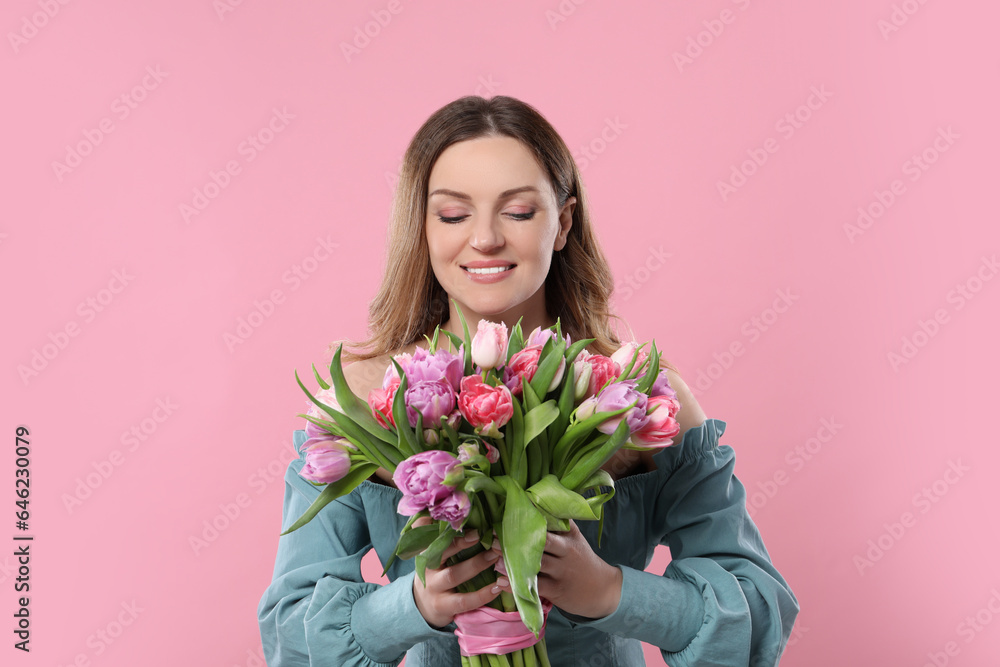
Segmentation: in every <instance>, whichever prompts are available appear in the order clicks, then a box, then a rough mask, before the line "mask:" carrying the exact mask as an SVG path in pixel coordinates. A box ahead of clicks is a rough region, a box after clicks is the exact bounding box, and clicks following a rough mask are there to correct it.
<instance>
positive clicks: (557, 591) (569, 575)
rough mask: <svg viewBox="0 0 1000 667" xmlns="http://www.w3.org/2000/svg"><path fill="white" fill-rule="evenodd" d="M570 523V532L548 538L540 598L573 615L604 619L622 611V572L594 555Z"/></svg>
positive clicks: (549, 535)
mask: <svg viewBox="0 0 1000 667" xmlns="http://www.w3.org/2000/svg"><path fill="white" fill-rule="evenodd" d="M569 523H570V529H569V531H566V532H556V531H549V532H547V533H546V534H545V552H544V553H543V554H542V568H541V571H540V572H539V574H538V594H539V596H541V597H543V598H545V599H547V600H548V601H549V602H551V603H552V604H553V605H555V606H556V607H559V609H561V610H563V611H566V612H569V613H570V614H576V615H577V616H584V617H586V618H603V617H604V616H607V615H608V614H610V613H612V612H613V611H614V610H615V609H617V608H618V601H619V600H620V599H621V592H622V571H621V570H620V569H619V568H617V567H615V566H613V565H609V564H608V563H606V562H605V561H604V560H603V559H602V558H601V557H600V556H598V555H597V554H596V553H594V550H593V549H591V548H590V543H589V542H587V538H585V537H584V536H583V533H581V532H580V529H579V528H578V527H577V525H576V522H574V521H573V520H572V519H570V522H569ZM498 549H499V547H498V545H497V544H496V542H494V543H493V550H494V551H496V552H497V553H499V551H497V550H498Z"/></svg>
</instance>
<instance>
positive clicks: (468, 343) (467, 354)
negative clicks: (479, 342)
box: [451, 299, 472, 375]
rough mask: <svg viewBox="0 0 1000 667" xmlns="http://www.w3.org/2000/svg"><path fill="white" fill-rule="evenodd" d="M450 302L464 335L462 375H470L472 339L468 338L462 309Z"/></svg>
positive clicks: (466, 324)
mask: <svg viewBox="0 0 1000 667" xmlns="http://www.w3.org/2000/svg"><path fill="white" fill-rule="evenodd" d="M451 302H452V303H453V304H455V311H456V312H458V319H459V320H461V321H462V333H463V334H464V338H463V341H464V342H465V359H464V362H465V373H463V375H472V338H470V337H469V324H468V322H466V321H465V315H464V314H463V313H462V309H461V308H460V307H459V306H458V302H456V301H455V300H454V299H451Z"/></svg>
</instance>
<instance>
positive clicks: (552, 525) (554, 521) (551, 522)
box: [538, 507, 570, 532]
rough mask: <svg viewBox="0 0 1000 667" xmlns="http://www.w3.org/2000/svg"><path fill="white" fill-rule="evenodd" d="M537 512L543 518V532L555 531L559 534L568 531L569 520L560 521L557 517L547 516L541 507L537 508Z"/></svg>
mask: <svg viewBox="0 0 1000 667" xmlns="http://www.w3.org/2000/svg"><path fill="white" fill-rule="evenodd" d="M538 511H539V512H540V513H541V515H542V516H543V517H545V530H556V531H560V532H566V531H567V530H569V529H570V525H569V519H560V518H559V517H557V516H553V515H552V514H549V513H548V512H546V511H545V510H543V509H542V508H541V507H539V508H538Z"/></svg>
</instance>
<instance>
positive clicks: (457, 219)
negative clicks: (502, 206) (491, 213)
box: [438, 211, 535, 224]
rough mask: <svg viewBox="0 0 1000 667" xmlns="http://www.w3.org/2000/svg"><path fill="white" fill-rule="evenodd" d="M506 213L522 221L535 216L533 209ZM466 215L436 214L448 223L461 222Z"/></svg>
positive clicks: (439, 218)
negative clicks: (448, 215)
mask: <svg viewBox="0 0 1000 667" xmlns="http://www.w3.org/2000/svg"><path fill="white" fill-rule="evenodd" d="M507 215H509V216H510V217H512V218H514V219H515V220H521V221H524V220H531V219H532V218H533V217H535V211H531V212H530V213H508V214H507ZM467 217H468V216H465V215H459V216H456V217H453V218H446V217H444V216H440V215H439V216H438V220H440V221H441V222H445V223H449V224H454V223H458V222H461V221H462V220H464V219H465V218H467Z"/></svg>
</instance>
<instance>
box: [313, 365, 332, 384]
mask: <svg viewBox="0 0 1000 667" xmlns="http://www.w3.org/2000/svg"><path fill="white" fill-rule="evenodd" d="M312 367H313V375H315V376H316V383H317V384H318V385H319V386H320V387H322V388H323V389H329V388H330V385H329V384H328V383H327V381H326V380H324V379H323V378H322V377H320V374H319V371H318V370H316V364H313V365H312Z"/></svg>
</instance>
